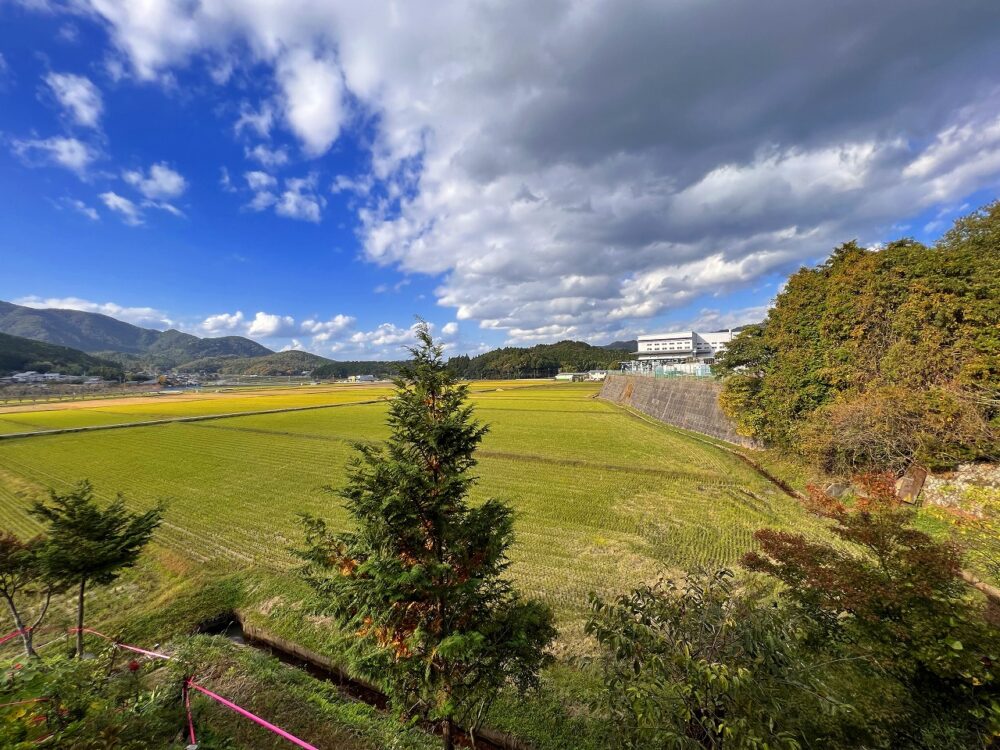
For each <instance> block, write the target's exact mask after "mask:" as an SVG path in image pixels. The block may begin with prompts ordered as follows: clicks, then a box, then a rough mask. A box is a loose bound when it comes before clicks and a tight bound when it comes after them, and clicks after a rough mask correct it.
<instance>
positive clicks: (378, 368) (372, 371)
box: [312, 360, 406, 380]
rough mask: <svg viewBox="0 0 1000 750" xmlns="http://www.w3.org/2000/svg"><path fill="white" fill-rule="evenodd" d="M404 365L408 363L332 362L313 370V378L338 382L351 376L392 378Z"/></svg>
mask: <svg viewBox="0 0 1000 750" xmlns="http://www.w3.org/2000/svg"><path fill="white" fill-rule="evenodd" d="M404 364H406V363H405V362H401V361H396V360H391V361H377V360H354V361H349V362H336V361H331V362H329V363H328V364H325V365H321V366H320V367H317V368H316V369H315V370H313V371H312V376H313V377H314V378H319V379H322V380H327V379H334V380H337V379H342V378H346V377H349V376H351V375H377V376H386V375H388V376H390V377H392V376H395V375H398V374H399V368H400V367H401V366H402V365H404Z"/></svg>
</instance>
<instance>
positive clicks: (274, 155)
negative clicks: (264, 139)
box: [245, 143, 288, 168]
mask: <svg viewBox="0 0 1000 750" xmlns="http://www.w3.org/2000/svg"><path fill="white" fill-rule="evenodd" d="M245 153H246V157H247V158H248V159H252V160H254V161H256V162H257V163H259V164H261V165H263V166H265V167H269V168H273V167H280V166H282V165H284V164H287V163H288V151H287V150H286V149H285V148H275V149H272V148H268V147H267V146H265V145H264V144H263V143H259V144H257V145H256V146H254V147H253V148H247V149H246V150H245Z"/></svg>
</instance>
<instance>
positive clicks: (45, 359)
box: [0, 333, 122, 379]
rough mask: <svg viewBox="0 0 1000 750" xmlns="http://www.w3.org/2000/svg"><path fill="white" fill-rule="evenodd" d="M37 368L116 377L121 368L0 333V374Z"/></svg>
mask: <svg viewBox="0 0 1000 750" xmlns="http://www.w3.org/2000/svg"><path fill="white" fill-rule="evenodd" d="M25 370H36V371H38V372H59V373H62V374H63V375H97V376H100V377H102V378H109V379H114V378H119V377H121V376H122V368H121V367H120V366H119V365H118V364H117V363H115V362H109V361H108V360H105V359H100V358H98V357H94V356H91V355H90V354H87V353H85V352H81V351H79V350H77V349H71V348H69V347H68V346H57V345H55V344H46V343H44V342H42V341H33V340H32V339H26V338H22V337H21V336H10V335H8V334H6V333H0V375H9V374H10V373H13V372H23V371H25Z"/></svg>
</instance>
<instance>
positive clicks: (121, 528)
mask: <svg viewBox="0 0 1000 750" xmlns="http://www.w3.org/2000/svg"><path fill="white" fill-rule="evenodd" d="M49 502H50V503H51V504H47V503H45V502H43V501H41V500H39V501H37V502H36V503H35V505H34V507H33V508H32V510H31V513H32V515H34V516H37V517H38V518H39V519H41V520H42V521H44V522H45V523H47V524H48V536H49V540H48V542H47V543H46V544H45V545H44V546H43V547H42V548H41V550H40V554H39V559H40V561H41V564H42V567H43V570H44V571H45V572H46V574H47V575H48V576H49V577H51V578H52V579H55V580H59V581H63V582H65V583H66V584H67V585H73V586H76V587H77V590H78V593H77V616H76V627H77V632H76V655H77V657H80V656H82V655H83V614H84V594H85V592H86V588H87V584H88V583H94V584H98V585H106V584H109V583H111V582H112V581H114V580H115V579H116V578H118V576H119V575H120V574H121V571H122V570H123V569H124V568H130V567H132V566H133V565H135V562H136V560H137V559H138V558H139V554H140V553H141V552H142V549H143V547H145V546H146V544H147V543H148V542H149V540H150V538H151V537H152V536H153V532H154V531H155V530H156V528H157V527H158V526H159V525H160V522H161V520H162V518H163V508H162V507H161V506H157V507H155V508H153V509H152V510H148V511H146V512H145V513H141V514H135V513H129V512H128V511H127V510H126V508H125V501H124V499H123V498H122V496H121V495H119V496H118V497H117V498H115V500H114V501H113V502H112V503H111V504H110V505H108V506H107V507H106V508H103V509H102V508H101V507H100V506H98V504H97V503H96V502H95V501H94V490H93V487H91V485H90V482H88V481H86V480H84V481H82V482H80V483H79V484H77V485H76V486H75V487H74V488H73V489H71V490H70V491H69V492H66V493H65V494H62V495H60V494H59V493H57V492H56V491H55V490H52V491H50V493H49Z"/></svg>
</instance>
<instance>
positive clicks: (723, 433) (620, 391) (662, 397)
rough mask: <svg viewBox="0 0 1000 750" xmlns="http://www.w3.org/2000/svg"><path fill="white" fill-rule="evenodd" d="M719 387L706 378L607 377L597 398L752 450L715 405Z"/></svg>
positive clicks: (747, 439)
mask: <svg viewBox="0 0 1000 750" xmlns="http://www.w3.org/2000/svg"><path fill="white" fill-rule="evenodd" d="M721 391H722V384H721V383H719V382H718V381H717V380H712V379H710V378H694V377H691V378H685V377H678V378H662V379H661V378H650V377H639V376H632V375H608V377H607V378H606V379H605V381H604V385H603V386H602V387H601V393H600V398H603V399H607V400H608V401H612V402H613V403H616V404H619V405H621V406H629V407H631V408H633V409H635V410H636V411H641V412H642V413H643V414H648V415H649V416H651V417H653V418H654V419H658V420H660V421H661V422H666V423H667V424H670V425H673V426H674V427H681V428H683V429H685V430H693V431H694V432H700V433H702V434H703V435H708V436H710V437H714V438H718V439H719V440H725V441H726V442H728V443H733V444H734V445H741V446H745V447H747V448H753V447H756V446H755V444H754V442H753V441H752V440H750V438H746V437H743V436H742V435H739V434H737V432H736V428H735V427H734V426H733V423H732V422H731V421H730V420H729V417H727V416H726V415H725V414H724V413H723V411H722V409H721V407H720V406H719V393H720V392H721Z"/></svg>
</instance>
